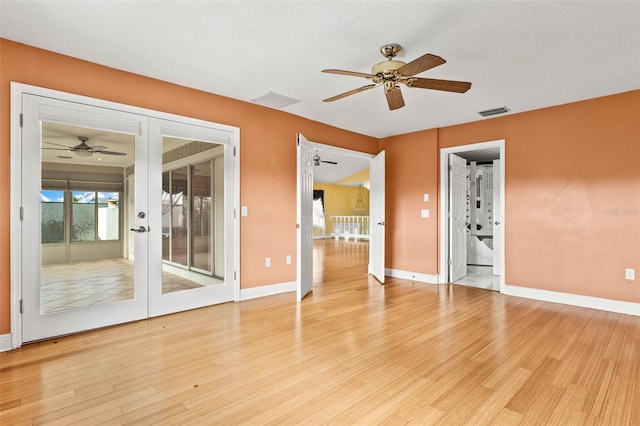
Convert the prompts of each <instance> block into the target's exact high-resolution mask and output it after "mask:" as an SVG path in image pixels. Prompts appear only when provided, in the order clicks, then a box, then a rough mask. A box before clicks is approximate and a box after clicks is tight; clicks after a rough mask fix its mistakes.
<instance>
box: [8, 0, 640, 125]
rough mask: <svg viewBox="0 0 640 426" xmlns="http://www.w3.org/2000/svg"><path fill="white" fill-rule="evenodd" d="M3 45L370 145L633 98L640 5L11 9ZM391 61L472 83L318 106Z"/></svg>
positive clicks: (175, 4) (16, 4)
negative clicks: (504, 112) (252, 107)
mask: <svg viewBox="0 0 640 426" xmlns="http://www.w3.org/2000/svg"><path fill="white" fill-rule="evenodd" d="M0 16H1V18H0V35H1V36H2V37H4V38H7V39H10V40H15V41H19V42H23V43H26V44H29V45H33V46H37V47H41V48H44V49H48V50H52V51H55V52H60V53H63V54H66V55H70V56H74V57H78V58H82V59H85V60H88V61H92V62H96V63H99V64H103V65H107V66H110V67H114V68H118V69H122V70H127V71H131V72H134V73H138V74H142V75H146V76H149V77H154V78H158V79H161V80H166V81H170V82H173V83H177V84H180V85H183V86H188V87H193V88H197V89H200V90H204V91H207V92H212V93H217V94H220V95H224V96H228V97H231V98H236V99H240V100H243V101H247V102H250V101H251V99H255V98H258V97H260V96H263V95H265V94H267V93H268V92H269V91H273V92H276V93H279V94H282V95H285V96H289V97H293V98H296V99H299V100H300V102H299V103H296V104H294V105H291V106H288V107H284V108H283V110H284V111H287V112H289V113H292V114H296V115H300V116H303V117H308V118H310V119H312V120H316V121H320V122H324V123H327V124H331V125H333V126H337V127H340V128H344V129H349V130H352V131H355V132H359V133H362V134H366V135H371V136H374V137H385V136H390V135H396V134H402V133H407V132H411V131H416V130H422V129H428V128H435V127H443V126H448V125H453V124H458V123H463V122H470V121H475V120H481V119H483V118H481V117H480V116H479V115H478V111H481V110H486V109H491V108H496V107H501V106H507V107H508V108H509V109H510V110H511V112H510V113H511V114H512V113H518V112H522V111H527V110H532V109H537V108H541V107H546V106H551V105H557V104H563V103H568V102H573V101H577V100H582V99H587V98H593V97H598V96H603V95H609V94H614V93H619V92H625V91H629V90H634V89H638V88H640V2H638V1H629V2H620V1H600V2H597V1H595V2H593V1H589V2H586V1H584V2H583V1H528V2H521V1H492V2H485V1H475V2H463V1H437V2H435V1H434V2H431V1H423V2H419V1H412V2H401V1H376V2H367V1H353V2H351V1H350V2H346V1H344V2H331V1H313V2H308V1H304V2H302V1H279V2H276V1H258V2H248V1H232V2H226V1H196V2H189V1H144V2H143V1H8V0H0ZM390 42H391V43H398V44H400V45H402V46H403V51H401V52H400V54H399V56H398V58H397V59H400V60H403V61H405V62H408V61H410V60H412V59H415V58H417V57H419V56H421V55H422V54H424V53H427V52H429V53H433V54H436V55H439V56H441V57H443V58H444V59H446V60H447V63H446V64H444V65H441V66H439V67H437V68H434V69H431V70H429V71H426V72H424V73H422V74H419V76H420V77H429V78H442V79H451V80H462V81H470V82H472V83H473V85H472V87H471V89H470V90H469V91H468V92H467V93H465V94H457V93H448V92H439V91H433V90H424V89H417V88H413V89H410V88H406V87H404V86H403V87H402V89H403V94H404V97H405V103H406V107H404V108H402V109H399V110H396V111H389V110H388V108H387V104H386V101H385V98H384V94H383V91H382V88H376V89H375V90H368V91H365V92H362V93H359V94H356V95H353V96H350V97H347V98H344V99H341V100H338V101H335V102H332V103H325V102H322V99H325V98H328V97H330V96H333V95H336V94H339V93H342V92H345V91H348V90H351V89H355V88H357V87H361V86H364V85H365V84H368V83H369V81H368V80H365V79H363V78H359V77H351V76H342V75H332V74H326V73H321V72H320V71H321V70H322V69H325V68H338V69H344V70H350V71H358V72H364V73H368V72H370V67H371V66H372V65H373V64H375V63H377V62H379V61H381V60H383V58H382V56H381V55H380V53H379V48H380V47H381V46H382V45H384V44H386V43H390Z"/></svg>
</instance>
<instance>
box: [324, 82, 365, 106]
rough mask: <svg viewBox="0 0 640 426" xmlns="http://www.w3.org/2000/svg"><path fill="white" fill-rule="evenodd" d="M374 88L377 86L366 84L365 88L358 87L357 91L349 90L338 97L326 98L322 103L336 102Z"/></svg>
mask: <svg viewBox="0 0 640 426" xmlns="http://www.w3.org/2000/svg"><path fill="white" fill-rule="evenodd" d="M376 86H377V84H367V85H366V86H363V87H360V88H358V89H353V90H349V91H348V92H344V93H341V94H339V95H336V96H332V97H330V98H327V99H325V100H324V101H323V102H333V101H337V100H338V99H342V98H346V97H347V96H350V95H355V94H356V93H360V92H364V91H365V90H367V89H373V88H374V87H376Z"/></svg>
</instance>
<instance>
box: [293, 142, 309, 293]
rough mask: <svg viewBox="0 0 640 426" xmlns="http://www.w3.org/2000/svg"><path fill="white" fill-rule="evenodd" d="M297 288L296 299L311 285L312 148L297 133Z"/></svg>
mask: <svg viewBox="0 0 640 426" xmlns="http://www.w3.org/2000/svg"><path fill="white" fill-rule="evenodd" d="M297 138H298V140H297V146H298V147H297V157H296V158H297V171H298V173H297V197H298V200H297V221H298V225H297V228H298V229H297V234H298V235H297V237H298V249H297V257H298V262H297V267H296V275H297V282H298V283H297V289H296V297H297V299H298V301H300V300H302V299H303V298H304V296H306V295H307V293H309V292H310V291H311V289H312V287H313V149H312V147H311V144H310V142H309V141H308V140H307V139H306V138H305V137H304V136H302V135H301V134H298V135H297Z"/></svg>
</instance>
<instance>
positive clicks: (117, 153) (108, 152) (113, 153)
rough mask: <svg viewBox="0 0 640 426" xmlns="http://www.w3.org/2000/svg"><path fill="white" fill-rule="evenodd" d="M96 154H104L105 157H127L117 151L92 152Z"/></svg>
mask: <svg viewBox="0 0 640 426" xmlns="http://www.w3.org/2000/svg"><path fill="white" fill-rule="evenodd" d="M94 152H95V153H96V154H106V155H127V154H126V153H124V152H117V151H94Z"/></svg>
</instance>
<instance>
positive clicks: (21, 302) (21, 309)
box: [20, 299, 22, 313]
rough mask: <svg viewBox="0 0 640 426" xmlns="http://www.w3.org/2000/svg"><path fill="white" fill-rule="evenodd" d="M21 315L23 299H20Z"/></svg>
mask: <svg viewBox="0 0 640 426" xmlns="http://www.w3.org/2000/svg"><path fill="white" fill-rule="evenodd" d="M20 313H22V299H20Z"/></svg>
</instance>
